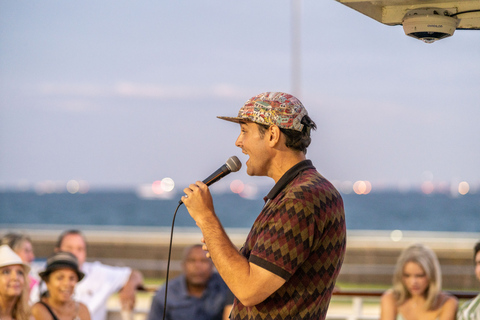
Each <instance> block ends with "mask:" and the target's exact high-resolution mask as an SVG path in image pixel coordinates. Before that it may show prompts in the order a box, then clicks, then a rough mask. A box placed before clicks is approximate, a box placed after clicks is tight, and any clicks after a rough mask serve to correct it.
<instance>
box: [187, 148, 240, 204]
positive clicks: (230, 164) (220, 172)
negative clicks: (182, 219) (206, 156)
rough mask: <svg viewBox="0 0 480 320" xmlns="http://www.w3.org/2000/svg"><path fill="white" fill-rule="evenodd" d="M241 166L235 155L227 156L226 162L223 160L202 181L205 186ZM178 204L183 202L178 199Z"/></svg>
mask: <svg viewBox="0 0 480 320" xmlns="http://www.w3.org/2000/svg"><path fill="white" fill-rule="evenodd" d="M241 167H242V163H241V162H240V160H238V158H237V157H236V156H231V157H230V158H228V160H227V162H225V164H224V165H223V166H221V167H220V168H218V169H217V171H215V172H214V173H212V174H211V175H209V176H208V178H206V179H205V180H203V181H202V182H203V183H205V184H206V185H207V186H210V185H212V184H214V183H215V182H217V181H218V180H220V179H222V178H223V177H225V176H226V175H227V174H229V173H230V172H237V171H238V170H240V168H241ZM178 204H179V205H181V204H183V201H182V200H180V201H178Z"/></svg>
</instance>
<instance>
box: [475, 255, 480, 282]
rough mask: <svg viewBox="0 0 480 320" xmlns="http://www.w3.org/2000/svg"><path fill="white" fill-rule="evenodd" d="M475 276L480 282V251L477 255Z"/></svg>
mask: <svg viewBox="0 0 480 320" xmlns="http://www.w3.org/2000/svg"><path fill="white" fill-rule="evenodd" d="M475 275H476V276H477V279H478V281H480V251H479V252H477V254H476V255H475Z"/></svg>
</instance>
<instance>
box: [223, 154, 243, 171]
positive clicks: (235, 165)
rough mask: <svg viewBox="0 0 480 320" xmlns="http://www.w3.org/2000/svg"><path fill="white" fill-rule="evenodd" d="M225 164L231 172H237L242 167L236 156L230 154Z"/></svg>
mask: <svg viewBox="0 0 480 320" xmlns="http://www.w3.org/2000/svg"><path fill="white" fill-rule="evenodd" d="M225 164H226V165H227V167H228V169H230V171H231V172H237V171H238V170H240V168H241V167H242V163H241V162H240V160H238V158H237V157H236V156H231V157H230V158H229V159H228V160H227V162H226V163H225Z"/></svg>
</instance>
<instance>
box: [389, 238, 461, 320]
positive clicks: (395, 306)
mask: <svg viewBox="0 0 480 320" xmlns="http://www.w3.org/2000/svg"><path fill="white" fill-rule="evenodd" d="M456 312H457V299H456V298H455V297H453V296H451V295H449V294H447V293H445V292H443V291H442V274H441V271H440V264H439V262H438V259H437V256H436V255H435V253H434V252H433V251H432V250H431V249H430V248H428V247H426V246H424V245H422V244H415V245H412V246H410V247H408V248H407V249H405V250H404V251H403V252H402V254H401V255H400V257H399V258H398V261H397V265H396V267H395V273H394V276H393V288H392V289H390V290H388V291H387V292H385V293H384V294H383V296H382V298H381V314H380V319H381V320H395V319H396V320H415V319H422V320H430V319H431V320H436V319H440V320H455V314H456Z"/></svg>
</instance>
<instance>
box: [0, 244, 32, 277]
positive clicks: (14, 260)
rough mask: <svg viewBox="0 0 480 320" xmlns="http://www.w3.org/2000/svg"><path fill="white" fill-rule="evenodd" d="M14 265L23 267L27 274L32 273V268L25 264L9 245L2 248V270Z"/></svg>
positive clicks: (0, 263)
mask: <svg viewBox="0 0 480 320" xmlns="http://www.w3.org/2000/svg"><path fill="white" fill-rule="evenodd" d="M13 265H21V266H22V267H23V269H24V270H25V273H28V272H29V271H30V266H29V265H27V264H25V263H24V262H23V261H22V259H20V257H19V256H18V254H16V253H15V252H13V250H12V249H11V248H10V247H9V246H8V245H6V244H4V245H2V246H0V268H2V267H6V266H13Z"/></svg>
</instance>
